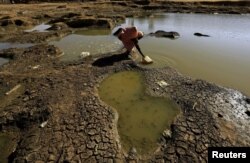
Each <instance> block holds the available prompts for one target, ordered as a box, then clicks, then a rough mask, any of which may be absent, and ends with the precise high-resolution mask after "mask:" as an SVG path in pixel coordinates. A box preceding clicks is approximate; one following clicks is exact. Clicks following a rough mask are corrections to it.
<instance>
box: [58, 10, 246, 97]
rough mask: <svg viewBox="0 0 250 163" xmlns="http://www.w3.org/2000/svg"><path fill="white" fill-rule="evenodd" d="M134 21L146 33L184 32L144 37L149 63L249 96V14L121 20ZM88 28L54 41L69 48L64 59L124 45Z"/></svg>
mask: <svg viewBox="0 0 250 163" xmlns="http://www.w3.org/2000/svg"><path fill="white" fill-rule="evenodd" d="M130 25H136V26H137V27H138V28H139V29H140V30H141V31H143V32H145V33H146V34H147V33H150V32H155V31H156V30H165V31H176V32H178V33H180V36H181V37H180V38H179V39H176V40H170V39H167V38H155V37H150V36H146V37H144V38H143V39H142V40H141V41H140V43H139V44H140V46H141V49H142V51H143V52H144V54H145V55H148V56H150V58H152V59H153V60H154V64H152V65H150V66H148V67H164V66H166V65H168V66H172V67H174V68H176V69H178V71H180V72H181V73H183V74H186V75H189V76H191V77H194V78H199V79H204V80H207V81H210V82H214V83H217V84H220V85H223V86H227V87H232V88H235V89H238V90H240V91H242V92H244V93H246V94H248V95H250V86H249V81H250V75H249V70H250V64H249V63H250V53H249V51H250V46H249V43H250V28H249V27H250V15H219V14H217V15H208V14H176V13H175V14H171V13H170V14H162V15H154V16H150V17H143V18H127V19H126V22H125V23H124V24H122V26H130ZM117 28H118V27H117ZM117 28H116V29H117ZM116 29H114V30H116ZM114 30H113V31H114ZM195 32H199V33H203V34H208V35H210V36H211V37H197V36H194V35H193V34H194V33H195ZM86 33H88V32H87V31H86V32H85V33H82V34H80V35H79V34H73V35H70V36H67V37H65V38H64V39H62V40H60V41H57V42H53V43H54V44H56V45H58V46H59V47H61V48H62V49H63V50H64V51H66V53H65V54H66V55H65V57H64V59H66V60H71V59H77V58H79V55H80V53H81V52H82V51H89V52H90V53H91V54H92V55H94V54H97V53H107V52H109V51H115V50H117V49H119V47H121V43H120V42H119V40H118V39H116V38H115V37H113V36H112V35H111V31H107V32H106V33H105V32H103V31H100V32H99V31H98V30H95V31H90V32H89V33H88V34H86ZM99 33H100V34H99Z"/></svg>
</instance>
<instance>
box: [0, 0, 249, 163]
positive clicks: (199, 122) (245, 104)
mask: <svg viewBox="0 0 250 163" xmlns="http://www.w3.org/2000/svg"><path fill="white" fill-rule="evenodd" d="M124 3H125V2H121V3H120V4H116V5H114V4H112V6H113V7H112V10H111V6H109V5H110V4H102V5H99V7H100V8H102V9H100V8H99V10H100V11H101V12H99V13H100V14H102V15H105V16H103V17H101V15H99V17H100V22H101V23H97V22H95V21H92V20H93V19H96V18H99V17H98V14H97V13H96V10H98V8H94V9H89V8H91V5H96V4H95V3H93V4H92V3H89V4H80V5H79V4H70V5H65V4H37V6H40V7H44V6H46V7H44V8H45V9H47V12H46V10H44V11H43V12H38V9H39V7H37V9H34V11H33V10H28V9H30V8H28V7H31V6H29V5H28V6H25V5H20V6H15V7H16V8H15V7H11V6H10V7H9V8H8V7H6V6H5V11H6V12H3V13H4V14H6V15H4V16H5V18H7V17H6V16H7V15H8V14H14V12H16V14H18V13H22V14H23V15H22V16H23V17H26V16H27V17H26V19H31V15H32V17H33V16H34V17H35V18H37V19H38V20H39V21H38V22H37V23H36V21H35V20H37V19H33V18H32V20H31V21H30V22H32V23H31V24H39V23H40V22H41V21H47V22H51V24H52V26H53V25H55V24H56V25H55V26H56V27H55V28H54V29H55V30H52V31H51V32H33V33H32V34H30V33H24V32H22V30H21V29H22V28H25V27H23V26H18V27H16V25H14V24H11V23H10V25H7V26H5V27H4V29H5V32H2V33H1V37H0V38H1V40H2V41H8V42H9V41H17V42H33V43H41V42H44V43H43V44H37V45H35V46H32V47H28V48H20V49H17V48H13V49H6V50H2V51H0V56H4V57H9V58H12V59H11V60H10V62H9V63H7V64H5V65H2V66H1V67H0V85H1V87H3V88H6V89H5V90H3V91H2V92H0V96H1V98H0V130H1V132H2V133H8V134H11V135H16V137H15V138H14V139H13V142H14V144H15V145H14V146H13V153H10V154H11V155H10V157H9V160H10V161H11V162H37V163H38V162H40V163H41V162H90V163H93V162H207V147H209V146H249V145H250V138H249V135H250V128H249V126H250V125H249V119H250V99H249V97H246V96H244V95H243V94H242V93H240V92H238V91H236V90H232V89H229V88H223V87H220V86H217V85H215V84H212V83H208V82H206V81H203V80H193V79H191V78H189V77H186V76H183V75H182V74H180V73H178V72H177V71H176V70H174V69H173V68H170V67H165V68H162V69H147V68H142V67H140V65H137V64H136V63H134V62H133V61H130V60H124V61H121V62H117V63H115V64H113V65H109V66H104V67H97V66H93V65H92V63H93V62H94V61H95V59H96V58H93V57H88V58H85V59H82V60H79V61H76V62H70V63H65V62H60V55H61V54H62V52H61V50H60V49H58V48H57V47H55V46H53V45H48V44H46V41H48V40H50V39H51V38H52V39H53V38H58V37H62V35H66V34H68V33H70V31H72V30H74V29H75V28H76V27H79V26H78V25H80V27H83V25H82V24H86V20H88V22H91V23H90V24H91V25H90V26H97V25H98V26H100V27H102V28H103V27H105V28H112V27H113V26H115V24H116V23H118V21H117V20H118V19H120V20H123V19H124V17H125V16H129V15H125V14H124V13H128V12H126V11H128V10H131V11H132V12H130V13H129V14H134V15H143V14H145V13H146V14H151V11H150V12H148V11H145V9H143V6H140V5H138V4H133V5H132V7H131V6H130V7H128V6H129V5H128V4H127V6H126V7H124ZM126 3H127V2H126ZM73 6H74V7H73ZM135 6H136V9H137V10H132V9H131V8H135ZM147 6H149V5H147ZM2 7H3V6H1V8H2ZM92 7H93V6H92ZM12 8H13V10H12ZM76 8H79V10H77V9H76ZM138 8H139V9H138ZM51 9H56V10H58V11H57V12H55V11H54V10H53V11H52V10H51ZM82 9H84V10H82ZM8 10H9V11H8ZM19 10H20V11H19ZM74 10H75V11H74ZM73 11H74V12H73ZM111 11H112V12H111ZM25 12H27V13H25ZM29 12H30V13H29ZM155 12H158V11H155ZM159 12H160V11H159ZM45 13H46V15H45ZM114 13H115V15H116V16H115V17H114ZM122 13H123V14H122ZM25 15H26V16H25ZM28 15H29V16H28ZM2 16H3V15H2ZM9 16H10V15H9ZM13 18H16V16H13V17H12V18H7V19H11V20H12V19H13ZM92 18H93V19H92ZM2 20H5V19H2ZM103 20H105V21H103ZM13 22H15V21H13ZM72 22H75V23H72ZM76 22H77V23H76ZM79 22H85V23H79ZM72 24H73V25H72ZM14 26H15V28H17V30H16V31H15V32H12V31H11V30H9V29H11V28H12V27H14ZM6 31H7V32H6ZM55 33H57V34H55ZM26 35H27V36H26ZM30 40H31V41H30ZM119 53H120V52H117V53H115V54H119ZM106 55H114V54H111V53H110V54H106ZM100 57H102V56H100ZM125 70H130V71H139V72H141V73H142V74H143V75H144V76H145V80H146V85H147V93H148V94H150V95H152V96H162V97H170V98H171V99H173V100H174V101H175V102H176V103H177V104H178V106H179V107H180V109H181V113H180V114H179V115H178V116H177V117H176V119H175V121H174V122H173V124H172V125H171V129H170V130H166V131H164V132H163V134H162V137H161V138H160V140H159V149H158V150H156V151H155V152H154V153H150V154H148V155H147V156H140V155H139V154H137V153H136V152H135V151H134V150H131V151H129V152H125V151H124V150H123V149H122V144H121V143H120V141H119V135H118V132H117V127H116V122H117V117H118V115H117V113H116V111H115V110H114V109H113V108H111V107H110V106H108V105H106V104H105V103H104V102H102V101H101V100H100V98H99V96H98V92H97V88H98V86H99V84H100V82H101V81H102V80H103V79H104V78H105V77H107V76H109V75H111V74H113V73H115V72H120V71H125ZM162 80H163V81H165V82H167V83H168V84H169V85H168V86H162V87H161V86H159V85H158V84H157V82H158V81H162ZM12 88H15V90H14V91H12V92H9V93H8V94H9V95H5V94H4V93H6V92H8V91H9V90H11V89H12Z"/></svg>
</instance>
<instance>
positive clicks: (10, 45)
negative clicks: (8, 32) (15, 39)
mask: <svg viewBox="0 0 250 163" xmlns="http://www.w3.org/2000/svg"><path fill="white" fill-rule="evenodd" d="M32 45H33V44H28V43H27V44H18V43H0V50H2V49H8V48H26V47H30V46H32ZM8 61H9V59H7V58H1V57H0V66H1V65H3V64H5V63H7V62H8Z"/></svg>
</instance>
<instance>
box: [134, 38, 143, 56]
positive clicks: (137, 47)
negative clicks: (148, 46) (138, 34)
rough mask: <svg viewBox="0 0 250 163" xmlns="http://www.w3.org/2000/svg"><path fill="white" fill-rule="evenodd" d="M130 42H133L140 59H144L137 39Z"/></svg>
mask: <svg viewBox="0 0 250 163" xmlns="http://www.w3.org/2000/svg"><path fill="white" fill-rule="evenodd" d="M132 41H133V42H134V44H135V47H136V49H137V50H138V51H139V53H140V54H141V55H142V57H143V58H144V57H145V55H144V54H143V53H142V51H141V48H140V46H139V44H138V40H137V38H135V39H132Z"/></svg>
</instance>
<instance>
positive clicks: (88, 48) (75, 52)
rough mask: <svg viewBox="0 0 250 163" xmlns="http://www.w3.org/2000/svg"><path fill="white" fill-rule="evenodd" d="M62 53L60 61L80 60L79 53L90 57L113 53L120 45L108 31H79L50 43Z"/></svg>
mask: <svg viewBox="0 0 250 163" xmlns="http://www.w3.org/2000/svg"><path fill="white" fill-rule="evenodd" d="M50 44H53V45H55V46H57V47H59V48H60V49H62V51H63V52H64V55H63V56H62V57H61V59H62V61H73V60H78V59H81V53H82V52H87V53H89V54H90V55H92V56H96V55H100V54H105V53H109V52H113V51H116V50H118V49H119V48H121V46H122V45H121V43H120V41H119V40H117V39H116V38H115V37H113V36H112V35H111V31H110V30H100V29H92V30H81V31H77V32H75V33H73V34H71V35H68V36H66V37H64V38H63V39H61V40H58V41H53V42H50Z"/></svg>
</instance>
